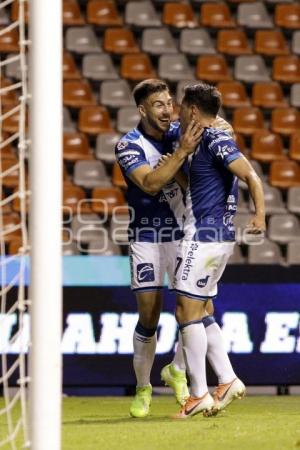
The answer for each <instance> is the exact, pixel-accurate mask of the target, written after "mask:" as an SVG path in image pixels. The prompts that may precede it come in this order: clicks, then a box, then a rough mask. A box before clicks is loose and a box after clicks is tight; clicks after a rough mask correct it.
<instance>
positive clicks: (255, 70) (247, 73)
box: [234, 55, 271, 83]
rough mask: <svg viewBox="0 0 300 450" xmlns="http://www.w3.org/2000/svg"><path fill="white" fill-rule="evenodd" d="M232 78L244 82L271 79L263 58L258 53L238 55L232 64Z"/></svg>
mask: <svg viewBox="0 0 300 450" xmlns="http://www.w3.org/2000/svg"><path fill="white" fill-rule="evenodd" d="M234 78H236V79H237V80H239V81H244V82H246V83H255V82H257V81H271V78H270V74H269V71H268V69H267V66H266V63H265V60H264V59H263V57H262V56H260V55H254V56H238V57H237V58H236V59H235V64H234Z"/></svg>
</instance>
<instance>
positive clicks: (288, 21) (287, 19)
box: [275, 3, 300, 30]
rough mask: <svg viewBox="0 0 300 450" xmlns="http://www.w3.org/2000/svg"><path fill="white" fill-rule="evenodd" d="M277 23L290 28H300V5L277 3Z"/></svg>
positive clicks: (279, 25)
mask: <svg viewBox="0 0 300 450" xmlns="http://www.w3.org/2000/svg"><path fill="white" fill-rule="evenodd" d="M275 25H277V26H278V27H282V28H287V29H290V30H297V29H298V30H299V28H300V5H299V4H297V3H292V4H290V5H288V4H287V5H284V4H282V5H276V7H275Z"/></svg>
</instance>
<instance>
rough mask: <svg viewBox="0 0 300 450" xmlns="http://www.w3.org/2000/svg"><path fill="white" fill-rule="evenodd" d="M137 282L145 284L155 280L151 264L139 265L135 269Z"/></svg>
mask: <svg viewBox="0 0 300 450" xmlns="http://www.w3.org/2000/svg"><path fill="white" fill-rule="evenodd" d="M136 273H137V280H138V282H139V283H147V282H148V281H154V280H155V274H154V266H153V264H152V263H141V264H138V265H137V267H136Z"/></svg>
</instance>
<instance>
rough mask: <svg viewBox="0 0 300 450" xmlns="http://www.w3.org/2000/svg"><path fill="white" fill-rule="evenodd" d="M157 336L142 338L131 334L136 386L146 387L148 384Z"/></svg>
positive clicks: (140, 335)
mask: <svg viewBox="0 0 300 450" xmlns="http://www.w3.org/2000/svg"><path fill="white" fill-rule="evenodd" d="M156 341H157V335H156V332H155V333H154V334H153V336H150V337H148V336H143V335H142V334H139V333H137V331H135V332H134V334H133V349H134V355H133V367H134V371H135V376H136V381H137V386H138V387H141V386H146V385H148V384H150V374H151V369H152V366H153V361H154V356H155V350H156Z"/></svg>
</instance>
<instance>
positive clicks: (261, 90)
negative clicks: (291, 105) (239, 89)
mask: <svg viewBox="0 0 300 450" xmlns="http://www.w3.org/2000/svg"><path fill="white" fill-rule="evenodd" d="M252 105H253V106H258V107H261V108H280V107H284V106H287V101H286V100H285V98H284V95H283V90H282V86H281V85H280V84H279V83H277V82H273V83H272V82H269V83H264V82H261V83H260V82H258V83H254V85H253V89H252Z"/></svg>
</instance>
